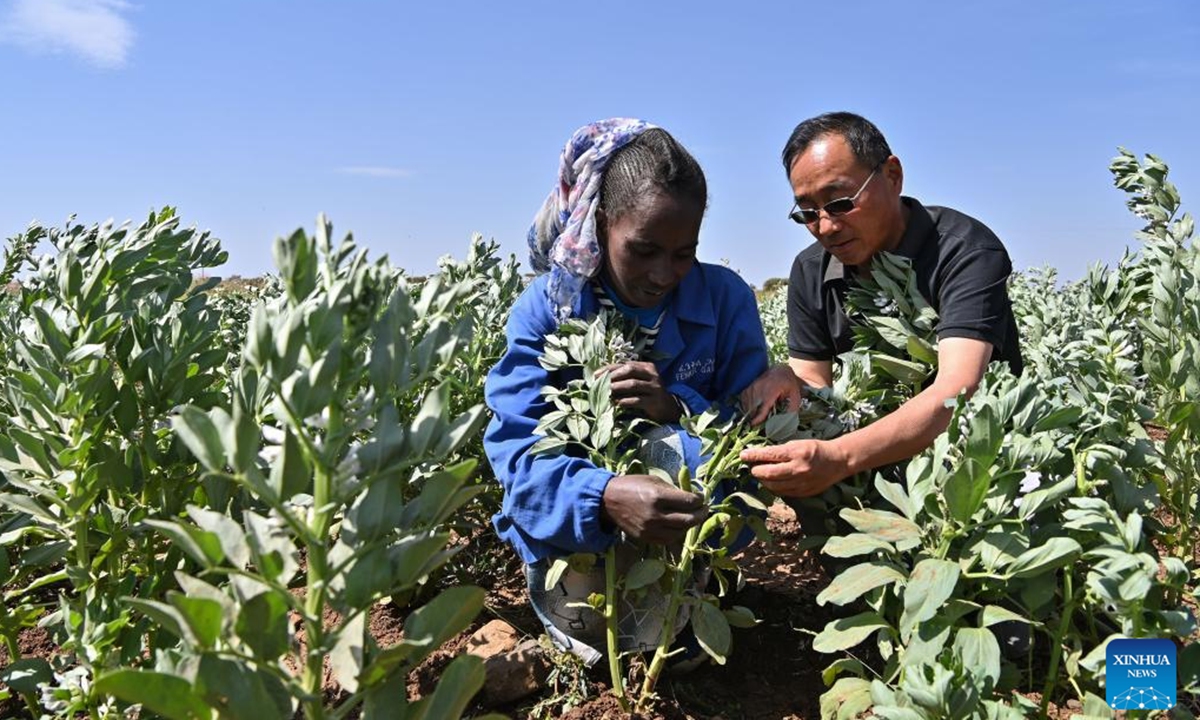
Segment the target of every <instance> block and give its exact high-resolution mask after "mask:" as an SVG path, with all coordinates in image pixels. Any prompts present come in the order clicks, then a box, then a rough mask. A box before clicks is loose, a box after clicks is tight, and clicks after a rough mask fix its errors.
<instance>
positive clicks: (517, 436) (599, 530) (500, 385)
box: [483, 283, 615, 563]
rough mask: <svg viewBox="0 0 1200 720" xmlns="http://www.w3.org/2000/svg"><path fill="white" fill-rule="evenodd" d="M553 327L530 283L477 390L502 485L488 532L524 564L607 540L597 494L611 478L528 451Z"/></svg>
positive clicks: (586, 465)
mask: <svg viewBox="0 0 1200 720" xmlns="http://www.w3.org/2000/svg"><path fill="white" fill-rule="evenodd" d="M554 327H555V323H554V319H553V316H552V315H551V312H550V309H549V307H548V304H547V303H546V301H545V299H544V297H543V295H542V291H541V285H540V284H536V283H535V284H534V285H531V286H530V287H529V288H527V289H526V292H525V293H524V294H523V295H522V296H521V298H520V299H519V300H518V301H517V303H516V304H515V305H514V306H513V309H512V312H511V314H510V316H509V320H508V325H507V327H506V335H507V338H508V346H507V349H506V351H505V353H504V355H503V357H501V359H500V362H499V363H497V364H496V366H495V367H494V368H492V370H491V372H490V373H488V377H487V381H486V383H485V386H484V394H485V398H486V401H487V405H488V407H489V408H490V409H491V410H492V412H493V413H494V415H493V418H492V420H491V422H490V424H489V425H488V428H487V431H486V432H485V433H484V438H483V444H484V450H485V452H486V454H487V458H488V461H489V462H490V463H491V465H492V470H493V471H494V472H495V474H496V478H497V479H498V480H499V481H500V484H501V485H503V487H504V501H503V505H502V508H501V511H500V513H499V514H497V516H496V518H495V519H494V522H495V525H496V530H497V532H499V534H500V536H501V537H502V538H504V539H505V540H508V541H509V542H510V543H511V544H512V545H513V546H514V548H515V549H516V550H517V552H518V554H520V555H521V557H522V559H523V560H524V561H525V562H529V563H532V562H536V561H538V560H541V559H544V558H546V557H551V556H561V555H566V554H570V553H574V552H599V551H602V550H604V549H606V548H607V547H608V546H609V545H610V544H611V543H612V542H613V541H614V539H615V535H614V533H612V532H609V531H608V530H606V529H605V528H604V527H603V526H602V524H601V520H600V509H601V500H602V498H603V496H604V489H605V487H606V486H607V485H608V481H609V480H610V479H611V478H612V477H613V473H611V472H609V471H607V470H602V469H600V468H597V467H596V466H594V465H593V464H591V463H590V462H588V461H587V460H585V459H582V458H577V457H570V456H567V455H542V454H534V453H531V452H530V451H529V450H530V448H531V447H532V446H533V444H534V443H535V442H537V441H538V440H539V439H540V436H538V435H535V434H534V429H535V428H536V427H537V423H538V420H539V418H541V417H542V415H544V414H545V413H546V412H548V411H549V410H550V409H551V405H550V404H549V403H547V402H546V401H545V400H544V399H543V398H542V396H541V389H542V387H543V386H545V385H547V384H549V383H550V382H551V381H552V379H551V377H550V375H549V373H548V372H547V371H546V370H545V369H544V368H542V366H541V365H539V364H538V357H539V356H540V355H541V353H542V348H543V346H544V342H545V336H546V335H547V334H548V333H550V332H552V330H553V328H554Z"/></svg>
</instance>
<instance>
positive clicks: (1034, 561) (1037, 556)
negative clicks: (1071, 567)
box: [1008, 537, 1083, 578]
mask: <svg viewBox="0 0 1200 720" xmlns="http://www.w3.org/2000/svg"><path fill="white" fill-rule="evenodd" d="M1081 552H1083V548H1082V547H1080V545H1079V543H1077V542H1075V541H1074V540H1072V539H1071V538H1065V537H1055V538H1050V539H1049V540H1047V541H1046V543H1045V544H1044V545H1039V546H1038V547H1035V548H1030V549H1029V550H1026V551H1025V552H1023V553H1021V554H1020V555H1019V556H1017V559H1016V560H1013V562H1012V564H1011V565H1009V566H1008V577H1010V578H1028V577H1034V576H1036V575H1041V574H1042V573H1045V572H1048V571H1053V570H1056V569H1058V568H1060V567H1063V566H1064V565H1067V564H1069V563H1071V562H1073V561H1074V560H1075V558H1076V557H1078V556H1079V554H1080V553H1081Z"/></svg>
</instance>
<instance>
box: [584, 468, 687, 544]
mask: <svg viewBox="0 0 1200 720" xmlns="http://www.w3.org/2000/svg"><path fill="white" fill-rule="evenodd" d="M601 514H602V517H603V518H604V519H605V520H607V521H608V522H610V523H612V524H614V525H616V526H617V527H619V528H621V529H622V530H624V531H625V534H626V535H629V536H630V537H632V538H633V539H635V540H641V541H643V542H650V543H658V544H662V545H666V544H671V543H676V542H679V541H681V540H683V536H684V534H685V533H686V532H687V530H688V528H690V527H692V526H693V525H697V524H699V523H700V522H701V521H702V520H704V518H705V517H707V516H708V508H706V507H705V506H704V498H702V497H700V496H699V495H697V494H695V493H689V492H684V491H682V490H680V489H679V488H677V487H675V486H673V485H671V484H670V483H667V482H665V481H663V480H660V479H659V478H656V477H654V476H653V475H618V476H616V477H614V478H613V479H612V480H609V481H608V485H607V486H606V487H605V488H604V498H603V503H602V505H601Z"/></svg>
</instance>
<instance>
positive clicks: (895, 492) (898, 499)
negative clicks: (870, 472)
mask: <svg viewBox="0 0 1200 720" xmlns="http://www.w3.org/2000/svg"><path fill="white" fill-rule="evenodd" d="M875 488H876V489H877V490H879V494H880V495H882V496H883V498H884V499H885V500H887V501H888V502H889V503H891V504H892V507H894V508H896V509H897V510H899V511H900V512H901V513H903V515H904V517H906V518H908V519H909V520H912V519H913V518H915V517H916V514H917V513H916V508H914V507H913V502H912V500H911V499H910V498H909V497H908V493H906V492H904V488H903V487H902V486H901V485H900V484H899V483H894V482H888V481H887V480H884V479H883V475H880V474H876V475H875Z"/></svg>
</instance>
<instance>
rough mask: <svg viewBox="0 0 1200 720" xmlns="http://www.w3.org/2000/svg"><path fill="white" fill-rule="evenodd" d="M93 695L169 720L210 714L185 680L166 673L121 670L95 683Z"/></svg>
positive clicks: (203, 719)
mask: <svg viewBox="0 0 1200 720" xmlns="http://www.w3.org/2000/svg"><path fill="white" fill-rule="evenodd" d="M95 692H97V693H100V694H101V695H112V696H113V697H115V698H119V699H121V700H124V701H125V702H127V703H133V704H139V705H142V706H144V707H145V708H146V709H147V710H150V711H151V712H153V713H156V714H158V715H162V716H163V717H165V718H168V719H169V720H208V719H209V718H211V717H212V716H213V714H212V710H211V709H210V708H209V707H208V706H207V705H206V704H205V703H204V701H203V700H201V699H200V697H199V696H197V695H196V694H195V693H194V692H192V684H191V683H190V682H188V681H187V680H185V679H183V678H181V677H179V676H177V675H168V674H167V673H160V672H150V671H147V670H132V669H128V668H123V669H120V670H115V671H113V672H110V673H105V674H104V675H101V676H100V677H99V678H97V679H96V685H95Z"/></svg>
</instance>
